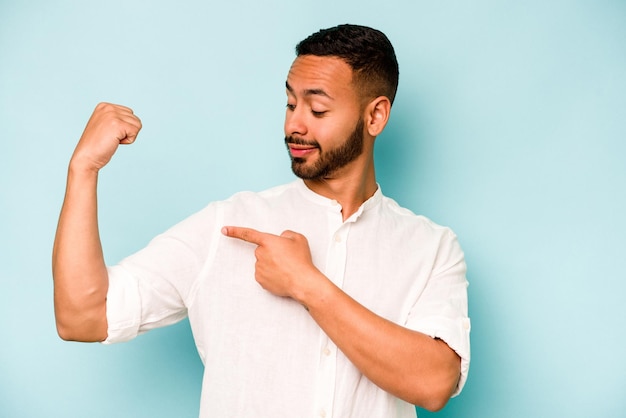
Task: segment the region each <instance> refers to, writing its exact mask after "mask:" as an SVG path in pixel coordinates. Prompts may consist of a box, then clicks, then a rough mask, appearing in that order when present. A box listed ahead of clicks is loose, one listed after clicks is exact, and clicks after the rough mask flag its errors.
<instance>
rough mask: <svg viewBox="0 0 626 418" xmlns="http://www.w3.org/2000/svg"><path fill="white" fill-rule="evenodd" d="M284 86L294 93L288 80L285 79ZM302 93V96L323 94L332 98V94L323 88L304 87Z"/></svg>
mask: <svg viewBox="0 0 626 418" xmlns="http://www.w3.org/2000/svg"><path fill="white" fill-rule="evenodd" d="M285 87H286V88H287V90H289V92H290V93H295V92H294V90H293V87H291V86H290V85H289V82H288V81H285ZM303 93H304V96H324V97H328V98H329V99H331V100H334V99H333V98H332V96H331V95H330V94H328V93H326V91H324V90H323V89H306V90H304V92H303Z"/></svg>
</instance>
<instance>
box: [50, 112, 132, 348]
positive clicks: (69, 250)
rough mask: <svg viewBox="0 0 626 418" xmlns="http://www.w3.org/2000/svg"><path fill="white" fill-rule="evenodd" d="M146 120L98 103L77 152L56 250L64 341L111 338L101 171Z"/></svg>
mask: <svg viewBox="0 0 626 418" xmlns="http://www.w3.org/2000/svg"><path fill="white" fill-rule="evenodd" d="M140 129H141V121H140V120H139V118H137V117H136V116H135V115H134V114H133V111H132V110H131V109H129V108H127V107H124V106H119V105H113V104H109V103H100V104H99V105H98V106H96V108H95V110H94V112H93V114H92V115H91V118H90V119H89V122H88V123H87V126H86V127H85V131H84V132H83V134H82V136H81V138H80V141H79V142H78V145H77V146H76V149H75V151H74V154H73V155H72V158H71V160H70V164H69V168H68V176H67V188H66V192H65V200H64V202H63V207H62V209H61V215H60V217H59V224H58V227H57V232H56V238H55V241H54V249H53V252H52V274H53V277H54V312H55V316H56V325H57V332H58V333H59V336H60V337H61V338H62V339H64V340H71V341H85V342H87V341H102V340H104V339H106V337H107V320H106V294H107V290H108V286H109V282H108V277H107V271H106V266H105V264H104V257H103V254H102V246H101V244H100V234H99V232H98V209H97V183H98V173H99V171H100V169H101V168H102V167H104V166H105V165H106V164H107V163H108V162H109V160H110V159H111V157H112V156H113V154H114V153H115V151H116V150H117V147H118V146H119V145H120V144H131V143H133V142H134V141H135V138H136V137H137V134H138V133H139V130H140Z"/></svg>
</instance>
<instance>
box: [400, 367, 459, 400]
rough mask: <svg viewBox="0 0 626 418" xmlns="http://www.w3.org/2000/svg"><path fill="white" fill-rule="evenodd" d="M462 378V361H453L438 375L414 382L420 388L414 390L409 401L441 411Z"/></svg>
mask: <svg viewBox="0 0 626 418" xmlns="http://www.w3.org/2000/svg"><path fill="white" fill-rule="evenodd" d="M460 378H461V369H460V361H459V362H458V363H457V362H452V363H451V364H450V367H446V368H444V369H443V370H440V372H439V373H438V374H437V375H434V376H431V377H430V379H426V380H423V379H419V381H416V382H414V386H413V387H414V388H419V389H418V390H415V391H414V392H413V396H412V397H411V399H408V401H409V402H410V403H412V404H413V405H416V406H419V407H420V408H424V409H426V410H427V411H429V412H437V411H440V410H442V409H443V408H444V407H445V406H446V404H447V403H448V401H449V400H450V398H451V397H452V394H453V393H454V392H455V391H456V388H457V386H458V384H459V380H460Z"/></svg>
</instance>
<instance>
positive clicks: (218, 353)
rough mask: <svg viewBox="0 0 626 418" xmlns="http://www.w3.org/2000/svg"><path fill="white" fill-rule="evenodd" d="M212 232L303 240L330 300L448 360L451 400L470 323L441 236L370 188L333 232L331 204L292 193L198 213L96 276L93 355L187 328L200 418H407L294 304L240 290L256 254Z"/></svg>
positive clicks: (337, 211) (335, 221) (452, 244)
mask: <svg viewBox="0 0 626 418" xmlns="http://www.w3.org/2000/svg"><path fill="white" fill-rule="evenodd" d="M225 225H231V226H244V227H249V228H254V229H257V230H259V231H263V232H269V233H273V234H276V235H279V234H280V233H282V232H283V231H285V230H292V231H296V232H299V233H302V234H303V235H305V236H306V237H307V239H308V241H309V245H310V248H311V255H312V259H313V263H314V264H315V266H316V267H317V268H318V269H319V270H320V271H322V273H324V274H325V275H326V276H327V277H328V278H329V279H330V280H332V281H333V283H335V284H336V285H337V286H338V287H340V288H341V289H343V291H344V292H346V293H347V294H349V295H350V296H351V297H352V298H354V299H355V300H356V301H358V302H359V303H361V304H362V305H364V306H365V307H367V308H368V309H370V310H371V311H373V312H375V313H376V314H378V315H380V316H382V317H384V318H386V319H388V320H390V321H393V322H395V323H397V324H400V325H402V326H405V327H407V328H410V329H413V330H416V331H420V332H422V333H425V334H427V335H430V336H431V337H436V338H440V339H442V340H444V341H445V342H446V343H447V344H448V345H449V346H450V347H451V348H452V349H454V350H455V351H456V352H457V353H458V354H459V356H460V357H461V359H462V360H461V363H462V365H461V369H462V370H461V371H462V376H461V380H460V382H459V386H458V388H457V392H456V393H457V394H458V393H459V392H460V390H461V389H462V387H463V385H464V383H465V380H466V378H467V373H468V369H469V358H470V349H469V331H470V322H469V318H468V316H467V281H466V278H465V272H466V267H465V261H464V256H463V252H462V250H461V248H460V246H459V244H458V242H457V239H456V236H455V235H454V233H453V232H452V231H451V230H450V229H449V228H446V227H441V226H438V225H436V224H434V223H433V222H432V221H430V220H428V219H427V218H425V217H423V216H417V215H415V214H413V213H412V212H410V211H409V210H407V209H404V208H401V207H400V206H398V205H397V204H396V202H394V201H393V200H391V199H389V198H387V197H385V196H383V194H382V192H381V191H380V188H379V189H378V190H377V192H376V193H375V194H374V196H372V197H371V198H370V199H369V200H367V201H366V202H365V203H364V204H363V205H362V206H361V207H360V208H359V210H358V211H357V212H356V213H355V214H354V215H352V216H351V217H350V218H349V219H347V220H346V221H345V222H344V221H343V219H342V214H341V206H340V205H339V204H338V203H337V202H336V201H333V200H330V199H327V198H325V197H323V196H320V195H317V194H315V193H314V192H312V191H311V190H310V189H308V188H307V187H306V185H305V184H304V182H302V181H301V180H297V181H294V182H292V183H289V184H286V185H283V186H279V187H275V188H272V189H269V190H266V191H264V192H260V193H252V192H242V193H238V194H236V195H234V196H233V197H231V198H230V199H228V200H225V201H221V202H214V203H211V204H209V205H208V206H207V207H206V208H205V209H203V210H201V211H200V212H198V213H196V214H194V215H192V216H191V217H189V218H187V219H186V220H184V221H182V222H181V223H179V224H177V225H175V226H174V227H172V228H171V229H169V230H168V231H166V232H165V233H163V234H161V235H159V236H157V237H156V238H154V239H153V240H152V241H151V242H150V244H149V245H148V246H147V247H146V248H144V249H143V250H141V251H139V252H138V253H136V254H134V255H132V256H130V257H128V258H126V259H124V260H122V262H120V263H119V264H118V265H116V266H112V267H109V268H108V271H109V292H108V295H107V320H108V326H109V328H108V338H107V340H106V341H105V343H113V342H120V341H127V340H129V339H132V338H134V337H135V336H137V335H138V334H141V333H143V332H146V331H148V330H150V329H153V328H156V327H161V326H166V325H169V324H173V323H175V322H177V321H179V320H181V319H182V318H184V317H186V316H187V315H188V316H189V321H190V324H191V328H192V332H193V336H194V339H195V342H196V346H197V348H198V353H199V354H200V357H201V359H202V362H203V363H204V366H205V371H204V377H203V387H202V400H201V407H200V416H201V417H202V418H205V417H206V418H208V417H242V416H255V417H268V418H269V417H271V418H280V417H285V418H293V417H299V418H300V417H319V418H330V417H335V418H351V417H354V418H362V417H372V418H375V417H380V418H383V417H385V418H389V417H415V414H416V413H415V408H414V407H413V406H412V405H410V404H408V403H406V402H404V401H401V400H399V399H397V398H395V397H394V396H392V395H390V394H388V393H386V392H385V391H383V390H382V389H380V388H378V387H377V386H376V385H374V384H373V383H372V382H370V381H369V380H368V379H367V378H366V377H364V376H363V375H362V374H361V373H360V372H359V371H358V369H356V368H355V367H354V366H353V365H352V363H351V362H350V361H349V360H348V359H347V358H346V357H345V356H344V355H343V354H342V353H341V351H339V350H338V349H337V347H336V346H335V344H334V343H333V342H332V341H331V340H330V339H329V338H328V337H327V336H326V334H325V333H324V332H323V331H322V330H321V329H320V328H319V326H318V325H317V324H316V323H315V321H313V319H312V318H311V317H310V316H309V314H308V312H307V311H306V310H305V309H304V308H303V307H302V306H301V305H300V304H298V303H297V302H295V301H294V300H292V299H289V298H283V297H278V296H274V295H272V294H270V293H268V292H267V291H265V290H264V289H262V288H261V287H260V286H259V285H258V284H257V283H256V281H255V280H254V265H255V256H254V250H255V247H256V246H255V245H253V244H250V243H246V242H243V241H240V240H237V239H232V238H228V237H225V236H224V235H222V233H221V232H220V231H221V228H222V227H223V226H225ZM415 355H416V356H419V353H415Z"/></svg>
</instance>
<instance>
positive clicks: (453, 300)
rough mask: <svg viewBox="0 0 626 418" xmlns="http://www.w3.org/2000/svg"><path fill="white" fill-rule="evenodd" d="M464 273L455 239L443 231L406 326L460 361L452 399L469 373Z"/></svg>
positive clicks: (468, 328) (459, 250)
mask: <svg viewBox="0 0 626 418" xmlns="http://www.w3.org/2000/svg"><path fill="white" fill-rule="evenodd" d="M466 270H467V268H466V264H465V257H464V254H463V251H462V250H461V247H460V245H459V243H458V240H457V238H456V235H454V233H452V231H450V230H448V229H446V233H445V234H444V235H443V237H442V239H441V241H440V244H439V248H438V251H437V256H436V259H435V263H434V266H433V270H432V275H431V277H430V279H429V281H428V283H427V285H426V287H425V289H424V291H423V292H422V293H421V295H420V297H419V298H418V300H417V301H416V303H415V305H414V306H413V308H412V310H411V313H410V314H409V318H408V320H407V324H406V326H407V327H408V328H410V329H413V330H416V331H419V332H422V333H424V334H427V335H429V336H430V337H432V338H439V339H441V340H443V341H445V342H446V343H447V344H448V346H449V347H450V348H452V349H453V350H454V351H455V352H456V353H457V354H458V355H459V357H461V377H460V379H459V383H458V386H457V388H456V390H455V392H454V394H453V395H452V396H456V395H458V394H459V393H460V392H461V390H462V389H463V386H464V385H465V382H466V380H467V375H468V372H469V363H470V338H469V335H470V319H469V317H468V310H467V286H468V282H467V279H466Z"/></svg>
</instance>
